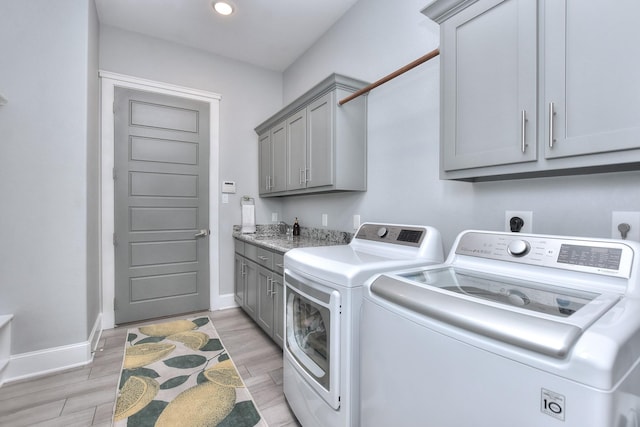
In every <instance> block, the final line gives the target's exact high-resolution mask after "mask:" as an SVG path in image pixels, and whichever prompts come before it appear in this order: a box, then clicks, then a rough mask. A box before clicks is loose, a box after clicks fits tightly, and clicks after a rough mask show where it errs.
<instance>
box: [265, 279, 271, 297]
mask: <svg viewBox="0 0 640 427" xmlns="http://www.w3.org/2000/svg"><path fill="white" fill-rule="evenodd" d="M266 291H267V292H266V294H267V296H268V297H270V296H271V277H267V289H266Z"/></svg>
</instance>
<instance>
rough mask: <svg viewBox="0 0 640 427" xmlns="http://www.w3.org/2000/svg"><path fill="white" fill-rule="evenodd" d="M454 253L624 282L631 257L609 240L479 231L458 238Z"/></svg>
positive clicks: (630, 251) (627, 249)
mask: <svg viewBox="0 0 640 427" xmlns="http://www.w3.org/2000/svg"><path fill="white" fill-rule="evenodd" d="M455 253H456V254H457V255H465V256H473V257H480V258H488V259H493V260H499V261H509V262H517V263H522V264H529V265H538V266H543V267H553V268H560V269H564V270H573V271H582V272H586V273H595V274H603V275H607V276H615V277H622V278H626V279H628V278H630V277H631V264H632V262H633V255H634V251H633V248H632V247H631V246H629V245H627V244H625V243H622V242H617V241H612V240H604V239H602V240H597V239H594V240H589V239H579V238H564V237H558V236H545V235H535V234H518V235H514V234H512V233H491V232H481V231H468V232H465V233H463V234H462V235H461V236H459V237H458V240H457V246H456V250H455Z"/></svg>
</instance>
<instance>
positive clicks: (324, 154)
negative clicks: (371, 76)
mask: <svg viewBox="0 0 640 427" xmlns="http://www.w3.org/2000/svg"><path fill="white" fill-rule="evenodd" d="M367 84H368V83H366V82H363V81H360V80H355V79H352V78H349V77H345V76H341V75H338V74H332V75H331V76H329V77H328V78H326V79H325V80H323V81H322V82H320V83H319V84H318V85H316V86H314V87H313V88H312V89H311V90H309V91H308V92H307V93H305V94H304V95H302V96H301V97H300V98H298V99H297V100H295V101H294V102H292V103H291V104H289V105H288V106H287V107H285V108H284V109H283V110H281V111H280V112H278V113H277V114H275V115H274V116H272V117H271V118H270V119H268V120H267V121H265V122H264V123H262V124H261V125H259V126H258V127H257V128H256V133H257V134H258V141H259V144H260V162H259V167H260V173H259V176H260V195H261V196H263V197H265V196H267V197H268V196H288V195H296V194H308V193H314V192H331V191H366V189H367V97H366V96H360V97H358V98H356V99H354V100H352V101H349V102H348V103H345V104H344V105H342V106H340V105H339V104H338V101H339V100H341V99H343V98H345V97H347V96H349V95H350V94H352V93H354V92H356V91H357V90H359V89H361V88H363V87H365V86H366V85H367ZM281 126H284V132H283V133H280V134H279V135H280V138H279V139H278V141H279V142H278V144H277V146H278V147H285V148H284V149H283V150H284V151H283V153H284V154H283V159H284V161H283V162H282V163H277V162H274V161H271V162H269V161H268V160H266V155H265V154H264V153H265V152H266V149H265V148H263V147H264V146H266V144H263V139H265V140H266V138H267V135H269V136H270V137H269V138H270V140H271V141H270V144H271V147H272V148H271V150H272V151H271V152H274V148H273V147H275V146H276V144H275V143H274V141H275V139H276V138H275V135H276V129H280V127H281ZM278 156H279V155H278ZM269 176H275V177H276V178H275V181H273V180H274V178H268V177H269ZM277 176H284V177H285V179H284V181H285V182H284V186H283V187H282V186H279V185H278V184H279V182H278V179H277ZM269 180H271V181H272V182H271V185H269ZM280 181H281V180H280ZM274 183H275V185H274Z"/></svg>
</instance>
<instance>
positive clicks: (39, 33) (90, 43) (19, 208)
mask: <svg viewBox="0 0 640 427" xmlns="http://www.w3.org/2000/svg"><path fill="white" fill-rule="evenodd" d="M96 41H97V25H96V17H95V10H94V7H93V1H92V0H58V1H55V2H51V1H49V0H30V1H26V2H25V1H17V0H9V1H2V2H0V52H2V54H1V55H0V92H2V93H3V94H4V95H5V96H6V97H7V98H8V99H9V103H8V104H7V105H5V106H2V107H0V138H1V139H0V197H1V200H2V209H0V313H3V314H4V313H13V314H14V315H15V318H14V321H13V328H12V354H17V353H24V352H28V351H34V350H39V349H46V348H51V347H57V346H62V345H66V344H72V343H78V342H83V341H86V340H87V338H88V333H89V331H90V328H91V327H92V326H93V324H94V323H95V320H96V316H97V314H98V311H97V310H96V308H97V306H98V302H97V301H96V298H97V293H98V292H97V290H98V283H97V282H95V278H96V277H97V270H96V269H97V261H96V260H95V259H94V260H91V261H89V260H88V249H89V252H93V253H95V245H96V238H97V232H96V231H95V230H90V227H89V226H88V221H94V220H95V217H96V215H97V208H96V207H95V203H96V201H97V199H96V196H88V195H89V194H90V193H91V192H92V191H96V187H95V179H93V178H92V179H89V180H88V177H89V176H92V177H94V173H95V172H93V171H89V170H88V168H87V165H88V163H87V159H88V158H95V152H96V150H97V147H96V144H97V105H96V100H97V76H96V75H95V70H96V68H97V54H96V48H97V43H96ZM92 73H93V74H92ZM89 186H93V188H89ZM90 205H91V206H90ZM91 248H93V249H91ZM88 280H91V281H92V283H91V284H88ZM88 308H89V309H88Z"/></svg>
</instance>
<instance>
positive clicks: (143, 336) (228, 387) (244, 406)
mask: <svg viewBox="0 0 640 427" xmlns="http://www.w3.org/2000/svg"><path fill="white" fill-rule="evenodd" d="M113 425H114V426H116V427H121V426H128V427H132V426H136V427H146V426H158V427H162V426H171V427H176V426H180V427H187V426H220V427H245V426H246V427H252V426H260V427H266V426H267V423H266V422H265V421H264V420H263V419H262V418H261V416H260V413H259V412H258V410H257V407H256V405H255V402H254V401H253V398H252V397H251V394H250V393H249V390H247V388H246V387H245V385H244V383H243V381H242V378H241V377H240V375H238V371H237V370H236V367H235V365H234V364H233V361H232V360H231V358H230V357H229V354H228V353H227V350H226V349H225V348H224V346H223V344H222V342H221V341H220V337H219V336H218V332H217V331H216V330H215V328H214V326H213V324H212V323H211V320H210V319H209V318H208V317H198V318H195V319H183V320H175V321H170V322H166V323H158V324H155V325H147V326H141V327H139V328H134V329H129V330H128V335H127V343H126V344H125V356H124V361H123V363H122V373H121V375H120V384H119V387H118V396H117V399H116V403H115V408H114V416H113Z"/></svg>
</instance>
